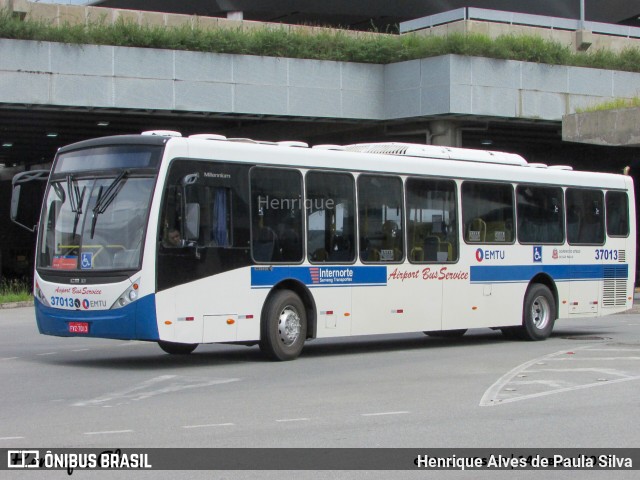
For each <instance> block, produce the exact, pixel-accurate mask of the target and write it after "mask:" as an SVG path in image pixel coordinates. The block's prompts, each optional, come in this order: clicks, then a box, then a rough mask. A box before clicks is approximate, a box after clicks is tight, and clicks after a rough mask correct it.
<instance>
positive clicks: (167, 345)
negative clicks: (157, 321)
mask: <svg viewBox="0 0 640 480" xmlns="http://www.w3.org/2000/svg"><path fill="white" fill-rule="evenodd" d="M158 345H159V346H160V348H161V349H162V350H164V351H165V352H167V353H169V354H171V355H189V354H190V353H191V352H193V351H194V350H195V349H196V348H197V347H198V344H197V343H175V342H165V341H164V340H160V341H159V342H158Z"/></svg>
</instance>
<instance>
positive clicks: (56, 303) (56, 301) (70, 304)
mask: <svg viewBox="0 0 640 480" xmlns="http://www.w3.org/2000/svg"><path fill="white" fill-rule="evenodd" d="M51 306H52V307H67V308H74V306H75V304H74V300H73V298H70V297H57V296H55V295H54V296H52V297H51Z"/></svg>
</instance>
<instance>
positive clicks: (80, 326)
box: [69, 322, 89, 333]
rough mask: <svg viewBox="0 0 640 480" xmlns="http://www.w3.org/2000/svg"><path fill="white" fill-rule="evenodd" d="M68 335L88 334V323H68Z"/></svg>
mask: <svg viewBox="0 0 640 480" xmlns="http://www.w3.org/2000/svg"><path fill="white" fill-rule="evenodd" d="M69 332H70V333H89V323H88V322H69Z"/></svg>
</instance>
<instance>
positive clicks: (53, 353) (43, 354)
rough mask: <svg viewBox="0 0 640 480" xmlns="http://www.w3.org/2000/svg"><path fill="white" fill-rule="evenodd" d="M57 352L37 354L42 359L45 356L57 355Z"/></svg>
mask: <svg viewBox="0 0 640 480" xmlns="http://www.w3.org/2000/svg"><path fill="white" fill-rule="evenodd" d="M57 354H58V352H47V353H37V354H36V355H38V356H39V357H44V356H45V355H57Z"/></svg>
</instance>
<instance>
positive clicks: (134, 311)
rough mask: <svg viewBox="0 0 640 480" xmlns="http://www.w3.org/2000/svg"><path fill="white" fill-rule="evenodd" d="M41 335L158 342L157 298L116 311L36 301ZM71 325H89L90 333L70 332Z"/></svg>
mask: <svg viewBox="0 0 640 480" xmlns="http://www.w3.org/2000/svg"><path fill="white" fill-rule="evenodd" d="M35 307H36V322H37V324H38V330H39V331H40V333H44V334H46V335H57V336H60V337H98V338H116V339H122V340H153V341H157V340H158V339H159V338H160V336H159V334H158V323H157V320H156V301H155V295H147V296H146V297H143V298H140V299H139V300H137V301H136V302H133V303H131V304H129V305H127V306H126V307H123V308H117V309H115V310H62V309H59V308H51V307H47V306H45V305H43V304H42V303H41V302H39V301H38V300H36V301H35ZM69 322H87V323H88V324H89V333H88V334H87V333H71V332H69Z"/></svg>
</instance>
